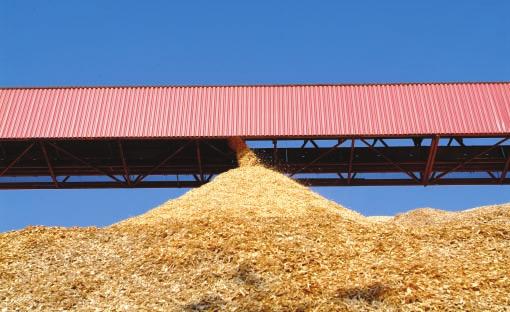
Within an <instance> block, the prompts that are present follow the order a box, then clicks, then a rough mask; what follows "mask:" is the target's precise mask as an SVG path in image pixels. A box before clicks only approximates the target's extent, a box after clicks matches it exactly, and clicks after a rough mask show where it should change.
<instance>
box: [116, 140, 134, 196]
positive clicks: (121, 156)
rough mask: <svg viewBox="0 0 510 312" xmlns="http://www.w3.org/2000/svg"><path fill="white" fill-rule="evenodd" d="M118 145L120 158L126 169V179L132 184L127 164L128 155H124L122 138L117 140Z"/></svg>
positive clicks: (128, 183)
mask: <svg viewBox="0 0 510 312" xmlns="http://www.w3.org/2000/svg"><path fill="white" fill-rule="evenodd" d="M117 146H118V147H119V154H120V160H121V161H122V168H123V169H124V179H126V183H127V185H129V186H131V178H130V177H129V167H128V165H127V161H126V156H125V155H124V148H123V147H122V142H121V141H120V140H118V141H117Z"/></svg>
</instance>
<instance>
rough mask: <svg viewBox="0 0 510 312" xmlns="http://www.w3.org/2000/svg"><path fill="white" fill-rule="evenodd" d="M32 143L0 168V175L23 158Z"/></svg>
mask: <svg viewBox="0 0 510 312" xmlns="http://www.w3.org/2000/svg"><path fill="white" fill-rule="evenodd" d="M34 144H35V143H30V144H29V145H28V146H27V147H26V148H25V149H24V150H23V151H22V152H21V153H19V155H18V156H17V157H16V158H15V159H14V160H13V161H11V162H10V163H9V164H8V165H7V166H6V167H5V168H4V169H2V171H0V177H1V176H3V175H4V174H5V173H6V172H7V171H9V169H11V168H12V166H14V165H15V164H16V163H17V162H18V161H19V160H20V159H21V158H23V156H25V154H26V153H28V151H29V150H30V149H31V148H32V146H34Z"/></svg>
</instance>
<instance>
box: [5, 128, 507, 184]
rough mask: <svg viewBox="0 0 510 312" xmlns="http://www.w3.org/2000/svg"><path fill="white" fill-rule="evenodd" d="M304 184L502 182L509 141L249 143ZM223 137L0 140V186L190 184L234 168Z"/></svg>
mask: <svg viewBox="0 0 510 312" xmlns="http://www.w3.org/2000/svg"><path fill="white" fill-rule="evenodd" d="M249 144H250V146H252V148H253V149H254V150H255V152H256V153H257V154H258V155H259V156H260V157H261V158H262V159H263V160H264V161H265V163H266V164H267V165H268V166H272V167H275V168H277V169H278V170H280V171H282V172H284V173H286V174H288V175H289V176H291V177H293V178H294V179H297V180H298V181H301V182H302V183H304V184H306V185H310V186H368V185H424V186H426V185H454V184H456V185H475V184H491V185H501V184H510V175H509V174H508V171H509V170H510V137H460V136H456V137H442V136H439V135H434V136H428V137H389V138H388V137H387V138H383V137H339V138H331V137H329V138H324V137H308V138H291V139H289V138H266V137H264V138H258V139H257V138H255V139H251V140H250V141H249ZM236 166H237V161H236V158H235V154H234V152H233V151H231V150H230V149H229V148H228V144H227V140H226V139H189V138H186V139H101V140H100V139H95V140H89V139H87V140H50V139H34V140H1V141H0V189H57V188H58V189H75V188H151V187H197V186H200V185H202V184H204V183H207V182H209V181H210V180H211V179H212V178H213V177H214V176H215V175H217V174H219V173H221V172H224V171H226V170H229V169H232V168H235V167H236Z"/></svg>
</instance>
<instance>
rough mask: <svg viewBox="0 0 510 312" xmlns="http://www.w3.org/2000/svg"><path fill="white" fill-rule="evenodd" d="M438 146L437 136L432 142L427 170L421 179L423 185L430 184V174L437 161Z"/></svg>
mask: <svg viewBox="0 0 510 312" xmlns="http://www.w3.org/2000/svg"><path fill="white" fill-rule="evenodd" d="M420 144H421V143H420ZM438 146H439V136H435V137H433V138H432V141H431V142H430V151H429V156H428V158H427V164H426V165H425V170H424V171H423V175H422V177H421V182H422V183H423V185H428V184H429V181H430V173H431V172H432V170H433V169H434V162H435V160H436V154H437V147H438Z"/></svg>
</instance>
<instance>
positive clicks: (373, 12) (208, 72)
mask: <svg viewBox="0 0 510 312" xmlns="http://www.w3.org/2000/svg"><path fill="white" fill-rule="evenodd" d="M509 12H510V1H507V0H499V1H497V0H493V1H482V0H480V1H468V0H456V1H455V0H450V1H444V0H443V1H406V0H402V1H396V0H395V1H391V0H389V1H250V2H248V1H120V0H119V1H104V0H102V1H100V0H96V1H92V0H88V1H78V0H75V1H72V0H61V1H49V0H47V1H41V0H38V1H28V0H25V1H18V0H2V1H0V86H4V87H5V86H62V85H136V84H143V85H151V84H156V85H162V84H256V83H327V82H338V83H342V82H407V81H414V82H419V81H509V80H510V57H509V56H510V18H508V13H509ZM0 126H1V125H0ZM184 191H185V190H174V189H156V190H59V191H51V190H47V191H46V190H38V191H0V231H6V230H10V229H18V228H22V227H25V226H27V225H29V224H43V225H65V226H71V225H107V224H109V223H112V222H115V221H118V220H120V219H123V218H125V217H127V216H130V215H134V214H138V213H142V212H144V211H146V210H147V209H149V208H151V207H153V206H155V205H157V204H159V203H161V202H163V201H165V200H166V199H169V198H174V197H176V196H178V195H180V194H182V193H183V192H184ZM317 191H319V192H320V193H322V194H324V195H325V196H326V197H328V198H330V199H333V200H336V201H338V202H340V203H342V204H344V205H346V206H348V207H350V208H353V209H356V210H358V211H360V212H362V213H364V214H369V215H374V214H375V215H386V214H395V213H398V212H401V211H405V210H408V209H412V208H416V207H424V206H431V207H437V208H443V209H449V210H458V209H465V208H470V207H474V206H478V205H484V204H493V203H503V202H510V188H509V187H502V186H490V187H477V186H470V187H467V186H464V187H453V186H450V187H427V188H424V187H353V188H319V189H317Z"/></svg>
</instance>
